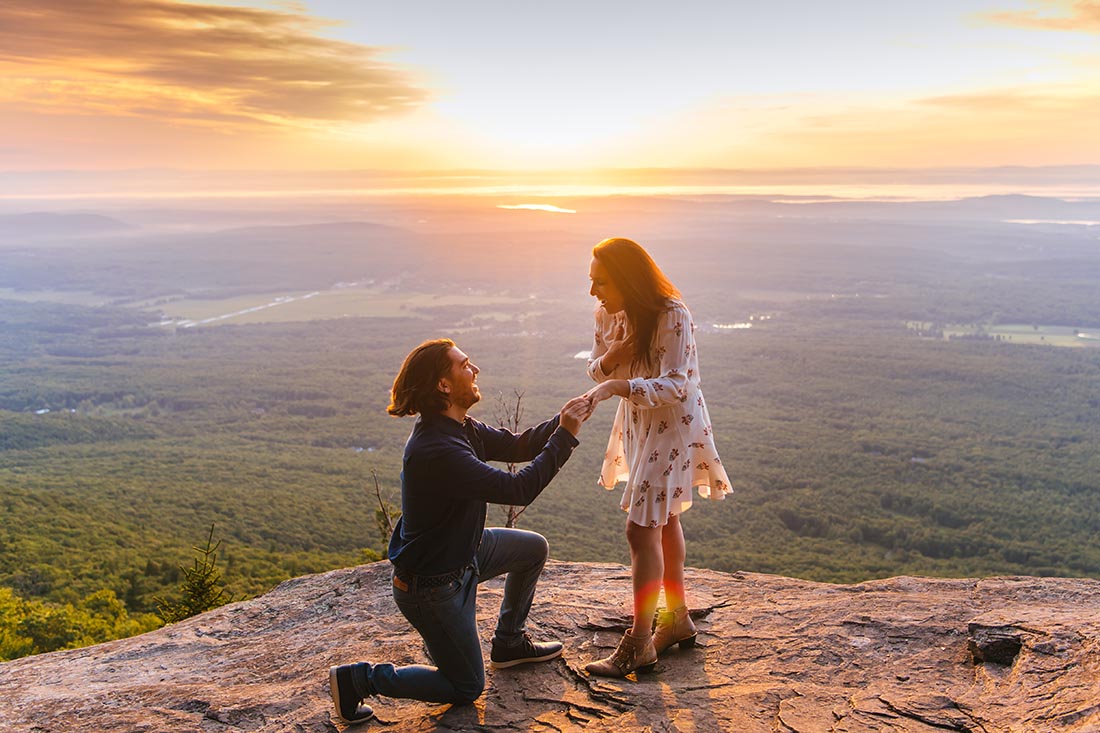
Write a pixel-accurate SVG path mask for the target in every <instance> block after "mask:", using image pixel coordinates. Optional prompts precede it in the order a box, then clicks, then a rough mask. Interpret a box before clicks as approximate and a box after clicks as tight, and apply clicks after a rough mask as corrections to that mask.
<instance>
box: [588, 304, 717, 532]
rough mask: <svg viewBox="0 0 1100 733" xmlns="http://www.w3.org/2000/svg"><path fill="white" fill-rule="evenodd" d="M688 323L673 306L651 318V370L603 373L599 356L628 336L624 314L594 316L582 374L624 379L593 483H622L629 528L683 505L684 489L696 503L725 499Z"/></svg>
mask: <svg viewBox="0 0 1100 733" xmlns="http://www.w3.org/2000/svg"><path fill="white" fill-rule="evenodd" d="M694 331H695V324H694V323H693V322H692V320H691V313H689V312H688V309H687V306H685V305H684V304H683V303H681V302H680V301H678V300H672V301H670V302H669V307H668V309H667V310H666V311H665V312H663V313H661V314H660V315H659V316H658V321H657V333H656V336H655V338H654V340H653V355H652V359H651V363H652V366H650V367H648V368H647V367H646V366H645V365H644V364H641V363H640V362H637V361H635V362H633V363H632V364H620V365H619V367H618V368H617V369H615V370H614V371H612V372H611V373H610V374H604V373H603V368H602V366H601V364H600V357H601V356H602V355H603V354H604V353H605V352H606V351H607V344H608V342H609V341H617V340H622V339H623V338H624V337H625V336H628V335H629V334H630V332H631V325H630V323H629V322H628V321H627V319H626V314H625V313H624V312H619V313H615V314H609V313H608V312H607V310H606V309H604V308H603V306H600V307H599V308H597V310H596V332H595V339H594V343H593V346H592V356H591V358H590V359H589V361H588V375H589V376H590V377H592V379H594V380H595V381H597V382H602V381H606V380H608V379H628V380H630V396H629V397H626V398H623V399H621V400H620V401H619V409H618V411H617V412H616V413H615V424H614V425H613V426H612V427H611V438H610V440H609V441H608V443H607V452H606V453H605V454H604V461H603V468H602V469H601V471H600V479H599V482H600V484H601V485H603V486H604V487H606V488H608V489H613V488H614V487H615V485H616V484H617V483H618V482H619V481H626V488H625V490H624V491H623V499H622V508H623V510H624V511H626V512H627V516H628V517H629V518H630V521H631V522H634V523H635V524H637V525H640V526H642V527H658V526H661V525H664V524H666V523H667V522H668V518H669V517H670V516H672V515H679V514H681V513H683V512H684V511H686V510H687V509H688V508H690V507H691V503H692V491H691V489H692V487H694V486H698V487H699V495H700V496H701V497H703V498H704V499H708V498H709V499H722V498H724V497H725V495H726V494H728V493H730V491H731V488H730V482H729V477H728V476H727V475H726V469H725V468H724V467H723V466H722V461H721V459H720V458H719V457H718V450H717V449H716V448H715V446H714V430H713V428H712V427H711V424H710V415H709V414H708V413H707V406H706V402H705V401H704V400H703V392H702V391H701V390H700V388H699V356H698V354H697V352H696V349H695V335H694Z"/></svg>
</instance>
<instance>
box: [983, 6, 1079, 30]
mask: <svg viewBox="0 0 1100 733" xmlns="http://www.w3.org/2000/svg"><path fill="white" fill-rule="evenodd" d="M1035 4H1036V5H1038V6H1039V7H1038V8H1035V9H1031V10H1008V11H1004V12H999V13H986V14H983V15H982V16H981V17H983V18H985V19H986V20H989V21H991V22H993V23H998V24H1000V25H1009V26H1014V27H1017V28H1033V29H1036V30H1048V31H1077V32H1082V33H1100V0H1038V2H1036V3H1035Z"/></svg>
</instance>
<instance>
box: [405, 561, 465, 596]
mask: <svg viewBox="0 0 1100 733" xmlns="http://www.w3.org/2000/svg"><path fill="white" fill-rule="evenodd" d="M469 569H470V566H469V565H466V566H465V567H461V568H459V569H458V570H452V571H451V572H449V573H441V574H439V575H414V574H413V573H406V572H400V571H398V570H397V568H394V570H393V578H394V584H395V585H397V587H398V588H401V584H400V583H403V584H404V585H405V586H406V587H405V588H401V590H404V591H407V592H413V591H416V589H418V588H419V589H424V588H439V587H440V586H444V585H448V584H450V583H452V582H454V581H456V580H461V579H462V576H463V575H465V574H466V571H467V570H469ZM398 581H400V583H398Z"/></svg>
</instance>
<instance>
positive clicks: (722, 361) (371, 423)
mask: <svg viewBox="0 0 1100 733" xmlns="http://www.w3.org/2000/svg"><path fill="white" fill-rule="evenodd" d="M639 205H640V203H639V202H630V206H629V207H624V209H623V212H621V216H624V217H625V216H626V215H627V214H629V213H630V212H632V211H635V210H636V208H637V207H638V206H639ZM700 206H703V208H690V209H688V210H687V212H689V213H692V214H693V215H694V218H693V219H692V221H695V222H696V225H695V226H696V227H698V228H699V230H700V231H696V232H694V233H692V235H691V237H690V240H684V239H677V238H676V237H675V236H674V235H673V234H671V233H670V232H671V231H672V227H671V224H668V223H667V222H666V221H665V220H664V219H660V218H653V219H651V220H645V221H644V222H643V223H644V226H642V228H643V229H647V228H648V230H649V231H648V235H649V236H648V237H645V238H643V237H642V236H641V235H639V239H640V240H642V241H643V242H644V243H647V244H650V245H651V251H653V253H654V256H655V258H656V259H657V261H658V262H660V263H662V264H664V263H668V264H667V265H666V270H667V271H668V273H669V275H670V276H671V277H672V279H673V280H674V281H675V282H677V283H678V284H679V286H680V287H681V289H682V290H683V292H684V296H685V299H686V301H687V302H688V304H689V306H690V307H691V308H692V311H693V314H694V317H695V320H696V325H697V327H698V331H697V338H698V343H699V350H700V355H701V369H702V372H703V389H704V393H705V394H706V396H707V402H708V406H709V408H710V411H711V416H712V418H713V423H714V427H715V432H716V435H717V440H718V447H719V450H720V452H721V453H722V458H723V462H724V463H725V464H726V466H727V469H728V471H729V473H730V477H731V479H732V480H733V483H734V489H735V492H734V494H732V495H731V496H730V497H728V498H727V499H726V500H725V501H722V502H713V503H712V502H707V501H704V500H701V499H698V498H697V499H696V505H695V506H694V507H693V508H692V509H691V510H690V511H689V512H688V513H687V514H685V516H684V520H683V523H684V528H685V533H686V535H687V540H688V545H687V546H688V564H689V565H692V566H697V567H706V568H713V569H717V570H723V571H736V570H745V571H753V572H764V573H777V574H783V575H789V576H796V577H802V578H808V579H813V580H820V581H831V582H854V581H859V580H865V579H869V578H879V577H887V576H893V575H903V574H915V575H936V576H955V577H968V576H987V575H999V574H1025V575H1064V576H1090V577H1100V547H1097V546H1096V544H1095V542H1093V541H1092V540H1093V538H1094V537H1095V535H1096V532H1097V530H1098V529H1100V485H1098V483H1097V479H1096V476H1098V475H1100V450H1098V449H1100V409H1098V408H1100V349H1098V348H1096V347H1095V346H1093V347H1089V346H1086V345H1082V346H1080V347H1057V346H1048V345H1022V344H1013V343H1008V342H1002V341H996V340H981V339H951V340H948V339H945V338H944V337H943V335H942V333H943V329H944V328H945V327H947V326H950V325H953V324H956V325H957V324H969V325H982V324H984V325H996V324H999V323H1023V324H1036V326H1039V325H1042V326H1048V325H1050V326H1053V325H1058V326H1072V327H1074V328H1080V329H1089V328H1092V329H1094V330H1100V301H1097V299H1096V298H1095V295H1094V293H1095V288H1096V284H1097V281H1098V280H1100V252H1097V249H1096V247H1095V233H1094V231H1095V230H1094V229H1093V231H1091V232H1090V231H1089V229H1090V228H1089V227H1054V228H1050V229H1021V228H1020V227H1015V228H1014V227H1010V226H1007V225H1003V224H999V223H990V224H983V225H981V226H979V225H978V224H975V223H973V222H966V223H959V222H956V223H951V222H934V223H927V222H923V221H898V220H892V221H885V222H883V221H871V220H865V219H857V220H854V221H852V222H848V223H844V224H837V223H836V222H835V221H832V220H826V219H824V218H822V219H821V220H816V219H813V218H812V217H810V219H808V220H799V221H798V222H794V223H792V222H789V221H778V220H776V219H774V218H770V217H755V218H754V217H751V216H744V215H743V213H741V214H738V216H734V215H733V214H730V213H729V212H728V211H726V209H724V208H722V207H719V206H717V205H716V204H714V202H706V203H705V205H700ZM657 208H660V207H659V206H658V207H657ZM738 211H740V210H738ZM673 213H675V215H676V217H682V216H685V214H686V211H685V209H684V208H683V206H677V207H674V212H673ZM735 213H736V212H735ZM604 215H605V216H609V214H607V212H604ZM804 216H810V215H809V214H806V215H804ZM824 216H825V215H824V214H822V217H824ZM708 217H709V218H708ZM532 221H534V220H532ZM830 221H831V223H827V222H830ZM698 222H709V223H710V226H709V228H706V230H705V231H703V225H702V224H700V223H698ZM612 225H613V224H607V225H606V226H607V227H608V228H609V227H610V226H612ZM569 226H573V227H576V231H571V230H568V229H566V230H562V229H559V228H547V227H546V225H545V223H543V220H539V221H537V222H534V223H526V222H525V223H523V224H522V225H517V224H516V223H515V221H514V220H513V221H510V222H509V223H508V225H507V227H504V228H503V229H502V230H501V231H496V232H490V233H489V234H486V233H485V225H484V223H483V222H481V221H480V220H477V221H474V222H472V223H470V222H467V223H466V224H465V225H460V224H459V223H455V224H454V225H453V227H452V228H453V231H450V230H446V231H444V230H441V231H440V232H436V233H431V234H425V233H416V234H415V235H413V234H402V235H401V236H402V237H407V238H406V239H404V240H402V241H403V242H404V245H405V246H402V247H395V246H393V245H392V241H393V240H391V239H389V237H390V236H391V234H392V232H393V231H394V230H395V227H391V226H387V227H381V226H366V227H364V226H358V225H356V226H351V225H348V226H343V227H333V226H331V225H326V227H323V228H321V229H320V230H312V229H310V228H308V227H306V228H304V229H305V231H303V228H302V227H292V228H289V229H290V231H282V230H281V229H280V228H278V227H272V228H270V229H264V230H260V231H259V232H257V231H255V230H250V232H249V233H248V234H247V236H243V237H241V238H240V239H230V240H228V241H232V242H234V243H235V244H236V245H239V246H235V247H223V248H221V250H219V248H218V247H215V246H213V245H212V244H211V245H209V246H207V247H205V248H203V249H201V250H200V251H199V252H198V253H197V254H196V253H195V251H194V250H193V249H192V246H193V245H194V241H187V242H186V243H183V244H181V242H180V241H179V240H176V239H173V240H164V241H162V242H161V244H162V245H163V246H162V247H161V248H160V249H157V250H155V251H152V250H150V249H149V247H148V246H143V247H137V246H135V245H134V244H133V242H129V241H127V242H124V243H122V244H120V245H118V246H117V247H115V248H112V246H111V240H106V241H105V242H99V241H98V240H97V242H96V243H95V244H87V245H79V246H78V245H74V244H73V243H71V242H66V243H62V244H58V243H51V242H44V243H43V242H38V243H25V244H21V245H11V244H9V245H5V248H3V250H2V251H0V255H2V256H3V257H4V262H5V267H4V269H3V270H2V271H0V287H4V288H10V289H12V290H11V292H10V293H9V297H7V298H4V299H0V502H2V506H3V522H2V524H0V610H3V613H2V614H0V618H2V619H3V620H2V621H0V658H14V657H16V656H22V655H25V654H28V653H36V652H41V651H48V650H50V649H56V648H67V647H72V646H79V645H82V644H87V643H94V642H96V641H102V640H105V639H108V638H117V637H118V636H124V635H128V634H132V633H139V632H141V631H144V630H147V629H149V628H153V627H155V626H156V625H157V624H158V623H159V621H158V619H157V617H156V616H155V615H154V614H155V610H156V599H157V598H165V597H171V596H172V595H173V594H175V593H178V589H179V584H180V577H181V566H186V565H187V564H188V563H189V562H190V560H191V557H192V555H193V547H194V546H195V545H196V543H199V542H201V541H202V540H203V539H204V538H205V537H206V535H207V532H208V531H209V528H210V527H211V525H213V526H214V528H215V533H216V537H217V538H218V539H220V540H221V541H222V543H223V544H222V551H221V555H220V563H221V567H222V571H223V573H224V582H225V584H226V588H227V591H228V594H229V596H230V597H231V598H233V599H239V598H246V597H251V596H255V595H257V594H261V593H263V592H265V591H267V590H269V589H270V588H272V587H273V586H274V585H276V584H277V583H279V582H280V581H282V580H285V579H287V578H291V577H295V576H298V575H302V574H306V573H312V572H320V571H324V570H327V569H332V568H337V567H342V566H347V565H351V564H356V563H362V562H371V561H377V560H379V559H381V558H382V551H383V549H384V546H385V543H386V540H387V538H386V537H385V536H384V533H383V532H382V531H381V530H380V529H379V527H378V523H377V521H376V518H375V510H376V508H377V499H376V497H375V494H374V484H373V476H377V477H378V480H379V485H380V489H381V492H382V495H383V499H384V500H385V501H387V502H389V503H390V504H393V505H398V504H399V471H400V460H401V452H402V446H403V443H404V440H405V437H406V436H407V434H408V431H409V430H410V428H411V422H410V421H409V420H408V419H398V418H392V417H389V416H387V415H386V414H385V406H386V404H387V402H388V389H389V386H390V383H391V382H392V379H393V376H394V374H395V373H396V370H397V367H398V366H399V365H400V362H401V359H402V358H403V357H404V355H405V353H407V351H408V350H409V349H411V348H412V347H413V346H415V345H416V344H417V343H419V342H420V341H421V340H423V339H426V338H433V337H437V336H441V335H446V336H451V337H453V338H455V340H456V341H457V342H458V343H459V345H460V346H461V348H462V349H463V350H464V351H466V353H467V354H469V355H470V356H471V358H472V359H473V360H474V361H475V362H476V363H477V364H478V365H479V366H480V368H481V370H482V373H481V376H480V377H479V382H480V384H481V388H482V394H483V396H484V399H483V401H482V403H481V404H480V405H478V406H477V407H475V409H474V411H473V414H474V415H475V416H476V417H478V418H479V419H482V420H484V421H487V422H493V423H497V424H500V423H501V422H503V415H502V410H501V407H500V405H499V401H498V396H500V397H501V398H503V399H504V400H505V401H507V400H514V399H515V395H516V393H517V392H520V393H522V402H521V406H522V409H523V416H524V417H523V422H524V423H525V424H532V423H535V422H537V421H539V420H542V419H544V418H546V417H549V416H551V415H552V414H554V413H555V412H556V411H557V409H558V408H560V406H561V405H562V404H563V403H564V402H565V401H566V400H567V399H568V398H570V397H572V396H574V395H576V394H579V393H580V392H582V391H584V390H585V389H587V388H588V386H589V384H588V383H587V377H586V376H585V373H584V362H583V360H580V359H577V358H576V357H575V355H576V354H577V353H578V352H581V351H583V350H585V349H587V348H589V346H590V338H591V337H590V333H591V311H592V302H591V299H590V298H589V297H588V296H587V294H586V288H587V283H586V279H585V278H586V271H587V255H586V252H587V248H589V247H590V246H591V244H592V243H594V241H596V240H597V239H598V238H599V237H598V236H594V235H593V231H595V225H594V224H593V223H592V222H581V223H579V224H570V225H569ZM727 226H728V227H729V230H728V231H727V229H726V227H727ZM590 229H591V230H592V231H589V230H590ZM325 231H327V232H330V233H333V234H334V237H333V239H331V240H326V239H324V238H323V236H322V237H321V238H318V236H319V233H318V232H320V233H321V235H323V233H324V232H325ZM401 231H403V230H401ZM605 231H606V229H605ZM239 233H240V232H235V233H231V234H226V235H224V236H226V237H231V236H233V235H235V234H239ZM642 233H643V234H646V232H645V231H643V232H642ZM204 237H205V239H204V240H203V241H208V242H213V241H215V240H216V239H217V237H216V236H215V235H213V234H210V235H204ZM280 238H282V239H280ZM309 241H314V242H320V243H321V244H318V245H317V246H316V249H315V250H313V252H314V256H311V257H309V258H308V264H307V265H303V267H302V268H300V271H299V272H296V271H295V268H294V267H293V266H292V265H293V263H294V259H293V258H294V257H301V256H302V254H301V250H300V249H295V247H306V246H308V245H307V244H303V242H309ZM364 242H366V243H368V244H370V245H371V246H369V247H368V246H365V245H364ZM518 242H529V243H532V246H541V247H542V249H540V250H539V252H538V254H531V253H527V254H526V255H525V256H521V255H520V254H516V252H515V250H516V249H517V243H518ZM456 243H457V244H456ZM146 244H147V243H146ZM185 245H186V246H185ZM292 245H293V246H292ZM186 252H191V256H190V257H191V259H188V258H187V257H186V256H185V253H186ZM173 253H175V254H173ZM376 253H383V254H384V255H385V256H381V257H379V258H378V259H377V260H375V259H373V258H372V256H371V255H372V254H376ZM32 255H33V256H32ZM261 255H262V256H261ZM184 260H186V261H187V267H186V268H185V269H183V270H182V271H181V269H180V267H179V263H180V262H183V261H184ZM376 262H377V263H379V264H377V266H376V265H375V263H376ZM9 263H13V264H14V265H15V267H14V269H13V268H9V267H8V266H7V265H8V264H9ZM60 263H66V264H64V265H61V264H60ZM486 263H492V267H489V266H488V265H487V264H486ZM525 264H526V266H528V267H531V268H532V275H531V277H530V278H527V279H524V278H523V277H522V276H520V275H517V273H519V272H522V270H523V267H524V265H525ZM120 273H121V274H120ZM173 273H176V275H178V277H176V278H175V279H173ZM181 273H182V274H181ZM367 279H369V280H370V281H371V282H373V283H375V284H376V285H378V284H381V285H380V286H382V287H385V288H386V289H387V292H388V293H390V294H391V295H392V297H393V298H397V299H399V300H400V299H406V300H407V307H404V308H402V309H399V310H400V314H399V315H387V316H385V317H382V316H378V315H375V314H372V313H369V312H364V313H351V314H348V315H347V317H342V318H331V319H324V320H285V321H280V320H277V319H275V318H272V320H270V321H267V322H257V323H243V324H237V323H234V322H233V321H232V320H228V321H225V322H224V323H221V324H219V325H212V326H204V327H196V328H182V327H173V326H164V325H161V324H160V323H158V320H159V318H158V317H157V305H155V304H154V302H153V300H149V299H158V298H159V299H160V300H161V301H164V302H170V301H173V300H175V299H179V298H184V297H195V295H196V293H201V295H202V296H203V297H205V298H218V297H222V298H227V297H231V296H241V295H242V294H248V293H259V294H263V293H272V292H280V289H285V291H286V292H305V291H307V290H309V289H311V288H330V287H331V286H332V284H333V283H334V282H337V281H348V282H351V281H355V280H367ZM67 289H71V290H72V292H81V293H93V294H99V295H100V296H101V301H100V302H97V303H95V304H75V303H65V302H59V301H58V299H56V298H54V299H49V298H36V297H34V293H35V292H43V291H46V290H52V291H66V290H67ZM177 291H178V292H177ZM456 292H462V293H474V294H475V295H476V294H478V293H482V294H502V293H509V294H512V295H515V294H517V293H520V294H524V295H525V296H526V297H523V298H514V299H513V300H511V301H509V302H504V303H502V302H493V304H492V305H491V306H490V305H483V306H478V305H477V304H476V298H475V299H474V300H472V301H471V302H470V303H469V304H462V305H455V304H443V305H438V306H435V305H431V301H430V300H428V301H425V300H424V298H417V299H413V297H412V296H414V295H424V294H429V295H430V294H433V293H434V294H441V293H456ZM138 300H140V301H141V302H138ZM272 312H274V310H273V311H272ZM746 322H747V323H752V327H751V328H738V329H728V328H724V327H723V326H725V325H728V324H731V323H746ZM914 322H921V323H924V324H929V326H930V327H929V328H927V329H914V328H912V327H911V324H912V323H914ZM930 334H931V335H930ZM612 412H613V410H612V408H611V407H610V406H604V407H602V408H601V410H600V411H599V412H598V413H597V414H596V415H594V416H593V418H592V419H591V420H589V422H588V423H587V424H586V425H585V426H584V428H583V430H582V433H581V436H580V438H581V446H580V447H579V448H578V450H577V451H576V453H575V454H574V456H573V458H572V459H571V460H570V462H569V463H568V464H567V465H566V466H565V468H564V469H563V471H562V472H561V474H560V475H559V477H558V478H557V479H556V480H555V482H554V483H553V484H552V485H551V486H550V487H549V488H548V489H547V490H546V491H545V492H544V493H543V495H542V496H540V497H539V499H538V500H537V501H536V502H535V503H534V504H533V505H532V506H531V507H530V508H529V509H528V510H527V511H525V512H524V513H523V515H522V516H521V517H520V526H522V527H524V528H528V529H532V530H536V531H539V532H541V533H543V534H544V535H546V537H547V538H548V539H549V541H550V546H551V553H552V556H553V557H555V558H557V559H561V560H577V561H589V560H601V561H619V562H624V563H625V562H627V561H628V557H627V550H626V543H625V540H624V538H623V522H624V518H623V514H622V512H621V510H619V508H618V495H617V492H614V491H610V492H609V491H605V490H603V489H601V488H599V487H598V486H597V485H596V483H595V481H596V476H597V473H598V468H599V461H600V459H601V456H602V454H603V449H604V446H605V444H606V440H607V435H608V431H609V428H610V422H611V417H612ZM503 512H504V510H503V509H502V510H500V511H499V512H498V513H496V514H494V513H493V512H492V511H491V512H490V521H494V522H495V523H498V524H503V519H504V513H503Z"/></svg>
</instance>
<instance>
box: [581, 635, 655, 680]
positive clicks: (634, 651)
mask: <svg viewBox="0 0 1100 733" xmlns="http://www.w3.org/2000/svg"><path fill="white" fill-rule="evenodd" d="M656 664H657V650H656V649H655V648H654V647H653V636H652V635H651V634H647V635H645V636H643V637H638V636H633V635H631V633H630V631H629V630H627V632H626V633H625V634H623V638H622V639H620V640H619V646H618V647H616V649H615V652H614V653H613V654H612V655H611V656H610V657H608V658H607V659H601V660H599V661H596V662H589V663H588V664H587V665H585V668H584V669H585V671H586V672H588V673H589V674H595V675H599V676H601V677H626V676H627V675H628V674H630V673H631V672H634V671H638V672H652V671H653V667H654V666H656Z"/></svg>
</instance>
